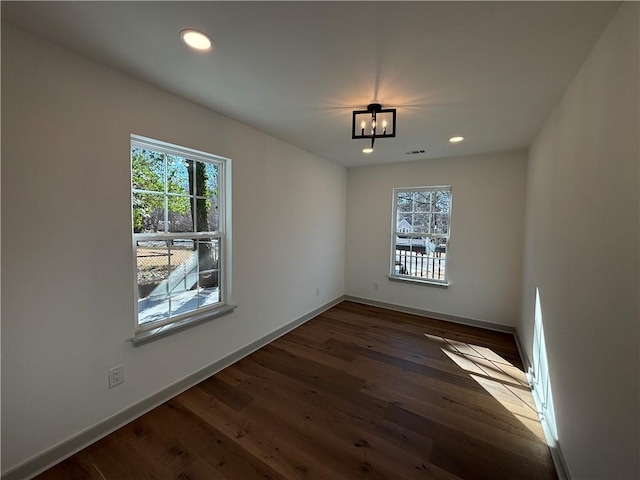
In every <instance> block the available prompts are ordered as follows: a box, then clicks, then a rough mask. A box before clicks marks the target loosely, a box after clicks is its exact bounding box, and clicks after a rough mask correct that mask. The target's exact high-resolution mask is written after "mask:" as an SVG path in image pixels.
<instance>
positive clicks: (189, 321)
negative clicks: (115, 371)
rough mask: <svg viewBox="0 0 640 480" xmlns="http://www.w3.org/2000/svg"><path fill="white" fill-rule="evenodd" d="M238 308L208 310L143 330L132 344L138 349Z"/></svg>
mask: <svg viewBox="0 0 640 480" xmlns="http://www.w3.org/2000/svg"><path fill="white" fill-rule="evenodd" d="M236 308H237V306H236V305H222V306H220V307H218V308H214V309H212V310H207V311H206V312H200V313H197V314H195V315H193V316H191V317H187V318H183V319H181V320H177V321H175V322H173V323H168V324H166V325H161V326H159V327H156V328H151V329H149V330H143V331H141V332H137V333H136V334H135V335H134V336H133V338H132V339H131V343H133V346H134V347H138V346H140V345H143V344H145V343H148V342H151V341H153V340H157V339H159V338H163V337H166V336H167V335H171V334H172V333H175V332H179V331H181V330H184V329H185V328H189V327H192V326H193V325H196V324H198V323H203V322H206V321H209V320H213V319H214V318H218V317H222V316H224V315H228V314H230V313H231V312H233V311H234V310H235V309H236Z"/></svg>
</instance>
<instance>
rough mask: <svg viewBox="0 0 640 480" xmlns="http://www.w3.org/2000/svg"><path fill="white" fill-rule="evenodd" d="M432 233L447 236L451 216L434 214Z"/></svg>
mask: <svg viewBox="0 0 640 480" xmlns="http://www.w3.org/2000/svg"><path fill="white" fill-rule="evenodd" d="M431 231H432V233H439V234H443V235H446V234H448V233H449V215H448V214H444V213H434V214H433V218H432V224H431Z"/></svg>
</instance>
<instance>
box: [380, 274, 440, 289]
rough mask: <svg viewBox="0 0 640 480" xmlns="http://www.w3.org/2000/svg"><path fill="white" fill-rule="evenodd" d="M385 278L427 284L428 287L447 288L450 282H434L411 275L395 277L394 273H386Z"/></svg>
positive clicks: (391, 280)
mask: <svg viewBox="0 0 640 480" xmlns="http://www.w3.org/2000/svg"><path fill="white" fill-rule="evenodd" d="M387 279H389V281H390V282H404V283H415V284H418V285H427V286H430V287H440V288H449V287H450V286H451V284H450V283H443V282H434V281H432V280H418V279H417V278H411V277H396V276H394V275H387Z"/></svg>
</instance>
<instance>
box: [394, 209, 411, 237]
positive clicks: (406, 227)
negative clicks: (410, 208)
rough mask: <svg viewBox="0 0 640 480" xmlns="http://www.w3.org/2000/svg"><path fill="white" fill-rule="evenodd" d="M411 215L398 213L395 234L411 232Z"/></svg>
mask: <svg viewBox="0 0 640 480" xmlns="http://www.w3.org/2000/svg"><path fill="white" fill-rule="evenodd" d="M412 222H413V215H411V214H410V213H398V221H397V223H396V232H408V233H411V232H413V225H412Z"/></svg>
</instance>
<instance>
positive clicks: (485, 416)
mask: <svg viewBox="0 0 640 480" xmlns="http://www.w3.org/2000/svg"><path fill="white" fill-rule="evenodd" d="M38 478H40V479H60V478H69V479H101V480H102V479H117V480H123V479H165V478H167V479H168V478H175V479H183V480H186V479H191V480H194V479H214V480H215V479H232V480H244V479H247V480H248V479H258V478H260V479H272V480H276V479H322V480H330V479H360V478H362V479H364V478H366V479H403V478H407V479H418V478H419V479H443V480H445V479H457V478H462V479H491V480H494V479H518V480H526V479H535V480H546V479H556V478H557V477H556V474H555V470H554V468H553V464H552V461H551V457H550V453H549V449H548V447H547V446H546V444H545V442H544V437H543V434H542V430H541V426H540V422H539V421H538V418H537V415H536V412H535V408H534V406H533V400H532V398H531V393H530V391H529V389H528V387H527V383H526V378H525V375H524V373H523V372H522V364H521V362H520V359H519V357H518V352H517V348H516V345H515V343H514V340H513V337H512V336H511V335H507V334H502V333H496V332H490V331H485V330H481V329H477V328H473V327H466V326H461V325H455V324H450V323H446V322H441V321H437V320H431V319H426V318H423V317H417V316H412V315H408V314H403V313H398V312H392V311H389V310H383V309H380V308H376V307H369V306H364V305H359V304H356V303H352V302H343V303H341V304H340V305H338V306H336V307H334V308H332V309H330V310H328V311H327V312H325V313H323V314H322V315H320V316H318V317H316V318H314V319H313V320H311V321H309V322H307V323H306V324H304V325H303V326H301V327H299V328H297V329H296V330H294V331H293V332H291V333H289V334H287V335H285V336H283V337H281V338H280V339H278V340H276V341H275V342H273V343H271V344H270V345H268V346H266V347H264V348H262V349H260V350H258V351H257V352H255V353H253V354H252V355H250V356H248V357H246V358H244V359H243V360H241V361H240V362H238V363H236V364H234V365H233V366H231V367H229V368H227V369H225V370H223V371H222V372H220V373H218V374H217V375H215V376H213V377H211V378H209V379H207V380H205V381H204V382H202V383H200V384H198V385H197V386H195V387H193V388H191V389H189V390H188V391H186V392H185V393H183V394H181V395H179V396H177V397H175V398H174V399H172V400H170V401H169V402H166V403H165V404H163V405H161V406H159V407H158V408H156V409H154V410H153V411H151V412H149V413H148V414H146V415H144V416H143V417H141V418H139V419H137V420H135V421H133V422H131V423H130V424H128V425H126V426H125V427H123V428H121V429H120V430H118V431H116V432H114V433H113V434H111V435H109V436H108V437H106V438H104V439H103V440H101V441H99V442H97V443H95V444H93V445H91V446H90V447H88V448H86V449H85V450H83V451H81V452H79V453H78V454H76V455H74V456H73V457H71V458H69V459H67V460H65V461H64V462H62V463H60V464H59V465H57V466H56V467H54V468H52V469H50V470H48V471H46V472H45V473H43V474H42V475H40V476H39V477H38Z"/></svg>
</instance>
